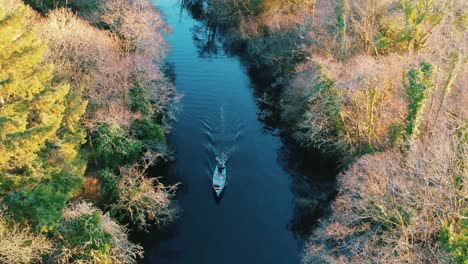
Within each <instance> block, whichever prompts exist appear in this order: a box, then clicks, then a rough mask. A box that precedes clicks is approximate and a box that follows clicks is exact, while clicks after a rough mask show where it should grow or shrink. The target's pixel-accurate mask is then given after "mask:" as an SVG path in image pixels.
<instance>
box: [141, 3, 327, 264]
mask: <svg viewBox="0 0 468 264" xmlns="http://www.w3.org/2000/svg"><path fill="white" fill-rule="evenodd" d="M155 4H156V5H157V7H158V8H159V9H160V11H161V12H162V13H163V16H164V18H165V20H166V23H168V24H169V26H170V27H171V28H172V32H171V34H169V35H168V37H167V40H168V42H169V44H170V54H169V56H168V63H169V65H171V66H172V71H173V74H174V81H175V85H176V87H177V89H178V91H179V92H180V93H182V94H183V98H182V101H181V107H182V111H181V112H180V114H179V115H178V120H177V122H176V123H175V127H174V130H173V132H172V133H171V135H170V136H169V142H170V144H171V147H172V148H173V149H174V150H175V154H176V159H175V161H174V162H172V163H171V164H170V169H169V178H170V179H171V181H175V182H180V183H181V185H180V186H179V187H180V188H179V189H178V192H177V195H176V200H177V203H178V205H179V207H180V209H181V213H180V218H179V219H178V220H177V222H176V223H174V224H173V225H171V226H169V227H167V228H166V230H165V231H164V232H151V233H149V234H146V238H145V239H144V242H143V244H144V247H145V259H144V263H158V264H164V263H236V264H239V263H257V264H260V263H268V264H272V263H299V262H300V255H301V251H302V250H303V246H304V239H303V237H302V236H301V235H300V234H298V232H296V231H297V230H296V231H295V230H294V228H293V225H294V223H295V222H297V221H298V220H297V211H298V203H299V202H300V201H301V200H304V199H302V198H301V197H298V193H300V192H301V190H302V192H303V193H304V192H306V191H305V189H308V188H309V187H307V188H306V187H305V185H307V183H305V181H304V180H298V179H304V178H306V177H305V176H303V175H301V174H300V173H297V172H295V171H294V169H292V168H290V164H291V161H293V160H294V159H295V157H294V155H293V156H291V155H289V154H288V153H289V152H288V151H287V148H286V147H285V146H284V143H283V142H282V139H281V137H280V136H278V131H276V130H274V129H266V128H265V125H264V124H263V123H262V122H261V121H260V119H259V109H258V107H257V104H256V99H255V95H254V90H255V88H254V87H253V84H252V82H251V80H250V78H249V75H248V73H247V70H246V69H245V67H244V66H243V65H242V63H241V62H240V60H239V58H237V57H236V56H233V55H227V53H226V52H225V51H224V50H223V48H222V45H221V44H220V43H219V42H218V40H215V41H214V46H213V47H214V50H216V51H217V52H215V53H213V52H211V53H208V54H207V53H206V52H204V49H203V48H202V47H201V46H203V41H205V39H202V38H200V37H199V36H198V34H197V32H199V31H200V30H203V25H201V24H200V23H201V22H198V21H196V20H194V19H193V18H192V16H191V15H190V13H189V12H187V11H186V10H184V9H183V8H181V5H180V3H179V2H177V1H174V0H158V1H156V2H155ZM213 47H211V49H213ZM219 153H225V154H227V155H228V160H227V162H226V165H227V174H228V184H227V186H226V188H225V190H224V193H223V195H222V197H221V198H220V199H215V196H214V192H213V189H212V187H211V177H212V174H213V170H214V167H215V165H216V156H217V155H219ZM296 156H297V155H296ZM318 163H320V162H318ZM309 165H310V164H309ZM308 167H309V169H308V170H309V171H308V174H311V175H316V177H315V178H316V179H322V178H326V177H328V176H326V177H325V176H324V175H321V174H323V173H322V172H323V171H324V170H323V164H316V165H314V166H308ZM308 179H310V177H308ZM317 181H320V180H317ZM308 182H309V184H310V180H309V181H308ZM312 182H313V181H312ZM318 195H320V191H319V192H318ZM298 201H299V202H298ZM306 208H308V207H306ZM299 222H300V221H299Z"/></svg>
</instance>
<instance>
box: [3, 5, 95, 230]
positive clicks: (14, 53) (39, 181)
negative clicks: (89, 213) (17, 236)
mask: <svg viewBox="0 0 468 264" xmlns="http://www.w3.org/2000/svg"><path fill="white" fill-rule="evenodd" d="M31 15H32V11H31V10H30V9H29V8H28V7H26V6H25V5H24V4H22V3H21V2H20V1H18V0H0V103H1V105H0V154H1V155H0V196H3V199H2V201H1V202H2V205H0V208H1V209H0V210H3V208H4V207H3V205H6V208H7V209H6V213H5V216H7V217H12V218H13V219H15V221H16V222H18V223H26V224H28V225H30V226H31V227H32V228H33V230H36V231H48V230H52V229H54V228H56V227H57V226H58V223H59V222H60V220H61V218H62V211H63V209H64V208H65V207H66V205H67V202H68V200H69V199H70V197H71V196H72V195H73V194H74V193H76V192H77V190H79V189H80V187H81V184H82V175H83V173H84V169H85V162H83V161H82V160H81V158H80V156H79V148H80V146H81V144H83V143H84V138H85V133H84V130H83V129H82V128H81V125H80V120H81V116H82V115H83V114H84V112H85V109H86V102H85V101H83V99H82V96H81V90H80V89H75V90H72V91H70V87H69V86H68V85H67V84H58V85H53V83H57V82H58V81H59V80H53V77H54V76H53V70H54V68H53V65H51V64H46V63H45V62H44V53H45V51H46V49H47V43H45V42H44V41H43V39H41V37H40V36H39V35H38V34H37V33H36V31H35V28H34V27H33V23H32V20H31Z"/></svg>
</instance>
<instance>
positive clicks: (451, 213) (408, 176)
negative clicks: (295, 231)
mask: <svg viewBox="0 0 468 264" xmlns="http://www.w3.org/2000/svg"><path fill="white" fill-rule="evenodd" d="M457 124H460V123H459V122H448V123H446V126H445V127H448V130H445V131H444V130H442V131H440V132H441V133H440V134H438V135H437V142H434V143H432V144H424V143H422V142H419V143H418V144H416V145H415V146H413V148H412V149H411V152H410V153H407V154H406V155H405V154H402V153H401V152H399V151H393V150H390V151H387V152H384V153H381V154H377V155H372V156H371V155H368V156H364V157H362V158H360V159H358V160H357V161H356V162H355V163H354V164H353V165H352V166H351V168H350V169H349V170H348V171H347V172H345V173H344V174H343V175H342V176H341V178H340V193H339V195H338V197H337V198H336V201H335V202H334V204H333V214H332V216H331V219H329V220H327V221H324V222H323V223H322V225H321V226H320V228H319V229H318V230H317V231H316V233H315V234H314V235H313V236H312V239H311V241H310V244H309V246H308V248H307V251H306V253H305V254H306V255H307V256H306V257H305V260H310V259H314V258H322V259H327V258H330V259H329V262H331V263H335V261H336V262H339V261H344V262H345V263H445V262H447V261H448V260H447V259H448V256H447V253H446V252H445V251H444V250H443V249H442V247H441V244H440V243H439V240H438V236H439V234H440V233H441V231H442V228H443V227H447V226H451V228H453V229H455V230H456V227H455V226H456V223H457V220H458V219H460V218H462V217H463V216H462V214H463V208H465V209H466V190H465V189H464V188H465V187H462V188H461V189H460V186H459V185H458V184H457V182H456V181H457V178H456V175H465V180H466V168H464V167H463V166H459V162H460V161H463V160H464V161H466V160H468V156H467V152H466V151H467V148H468V145H467V142H466V141H463V139H462V138H459V137H458V136H457V133H458V129H459V128H460V127H459V126H457ZM465 133H466V131H465ZM454 225H455V226H454ZM310 263H313V262H310Z"/></svg>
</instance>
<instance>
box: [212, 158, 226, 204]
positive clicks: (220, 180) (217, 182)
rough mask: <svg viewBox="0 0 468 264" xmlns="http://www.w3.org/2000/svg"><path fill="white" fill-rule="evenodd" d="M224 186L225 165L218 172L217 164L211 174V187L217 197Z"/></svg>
mask: <svg viewBox="0 0 468 264" xmlns="http://www.w3.org/2000/svg"><path fill="white" fill-rule="evenodd" d="M224 186H226V167H224V168H223V170H222V171H221V172H219V169H218V165H216V168H215V171H214V174H213V189H214V191H215V193H216V196H217V197H219V196H220V195H221V193H222V192H223V189H224Z"/></svg>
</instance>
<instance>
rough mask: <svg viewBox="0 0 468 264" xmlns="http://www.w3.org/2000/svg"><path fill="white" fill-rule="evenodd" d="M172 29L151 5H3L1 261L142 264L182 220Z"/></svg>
mask: <svg viewBox="0 0 468 264" xmlns="http://www.w3.org/2000/svg"><path fill="white" fill-rule="evenodd" d="M167 30H168V28H167V26H166V25H165V24H164V22H163V21H162V19H161V17H160V14H159V13H158V11H157V10H156V9H155V7H154V6H153V5H152V4H151V3H150V2H148V1H127V0H122V1H35V0H32V1H25V3H23V2H21V1H19V0H1V1H0V102H1V105H0V132H1V144H0V153H1V155H0V203H1V206H0V208H1V209H0V262H1V263H28V262H40V261H44V262H49V263H133V262H136V260H137V258H138V257H139V256H141V255H142V252H143V251H142V247H141V246H139V245H137V244H134V243H133V242H131V241H130V240H129V239H128V230H127V227H126V226H127V224H129V223H130V225H128V227H130V228H131V229H143V230H145V229H146V228H147V227H148V226H150V225H163V224H165V223H166V222H170V221H172V219H174V217H176V215H177V214H176V213H177V210H176V209H175V207H174V206H172V204H171V198H172V196H173V193H174V190H175V188H176V186H165V185H163V184H162V183H160V182H159V181H158V180H157V179H156V178H149V177H147V175H146V173H145V171H146V170H147V169H148V168H149V167H154V165H157V164H158V163H160V162H164V160H167V159H169V158H170V155H169V152H168V148H167V145H166V139H165V134H166V133H167V132H168V131H169V129H170V126H171V122H172V119H173V112H174V110H175V107H176V104H177V100H178V97H179V96H178V94H177V93H176V92H175V89H174V87H173V85H172V84H171V83H170V82H169V81H168V79H167V78H166V77H165V76H164V74H163V72H162V64H163V59H164V56H165V53H166V50H167V47H166V44H165V41H164V38H163V36H162V34H163V33H164V32H165V31H167Z"/></svg>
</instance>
